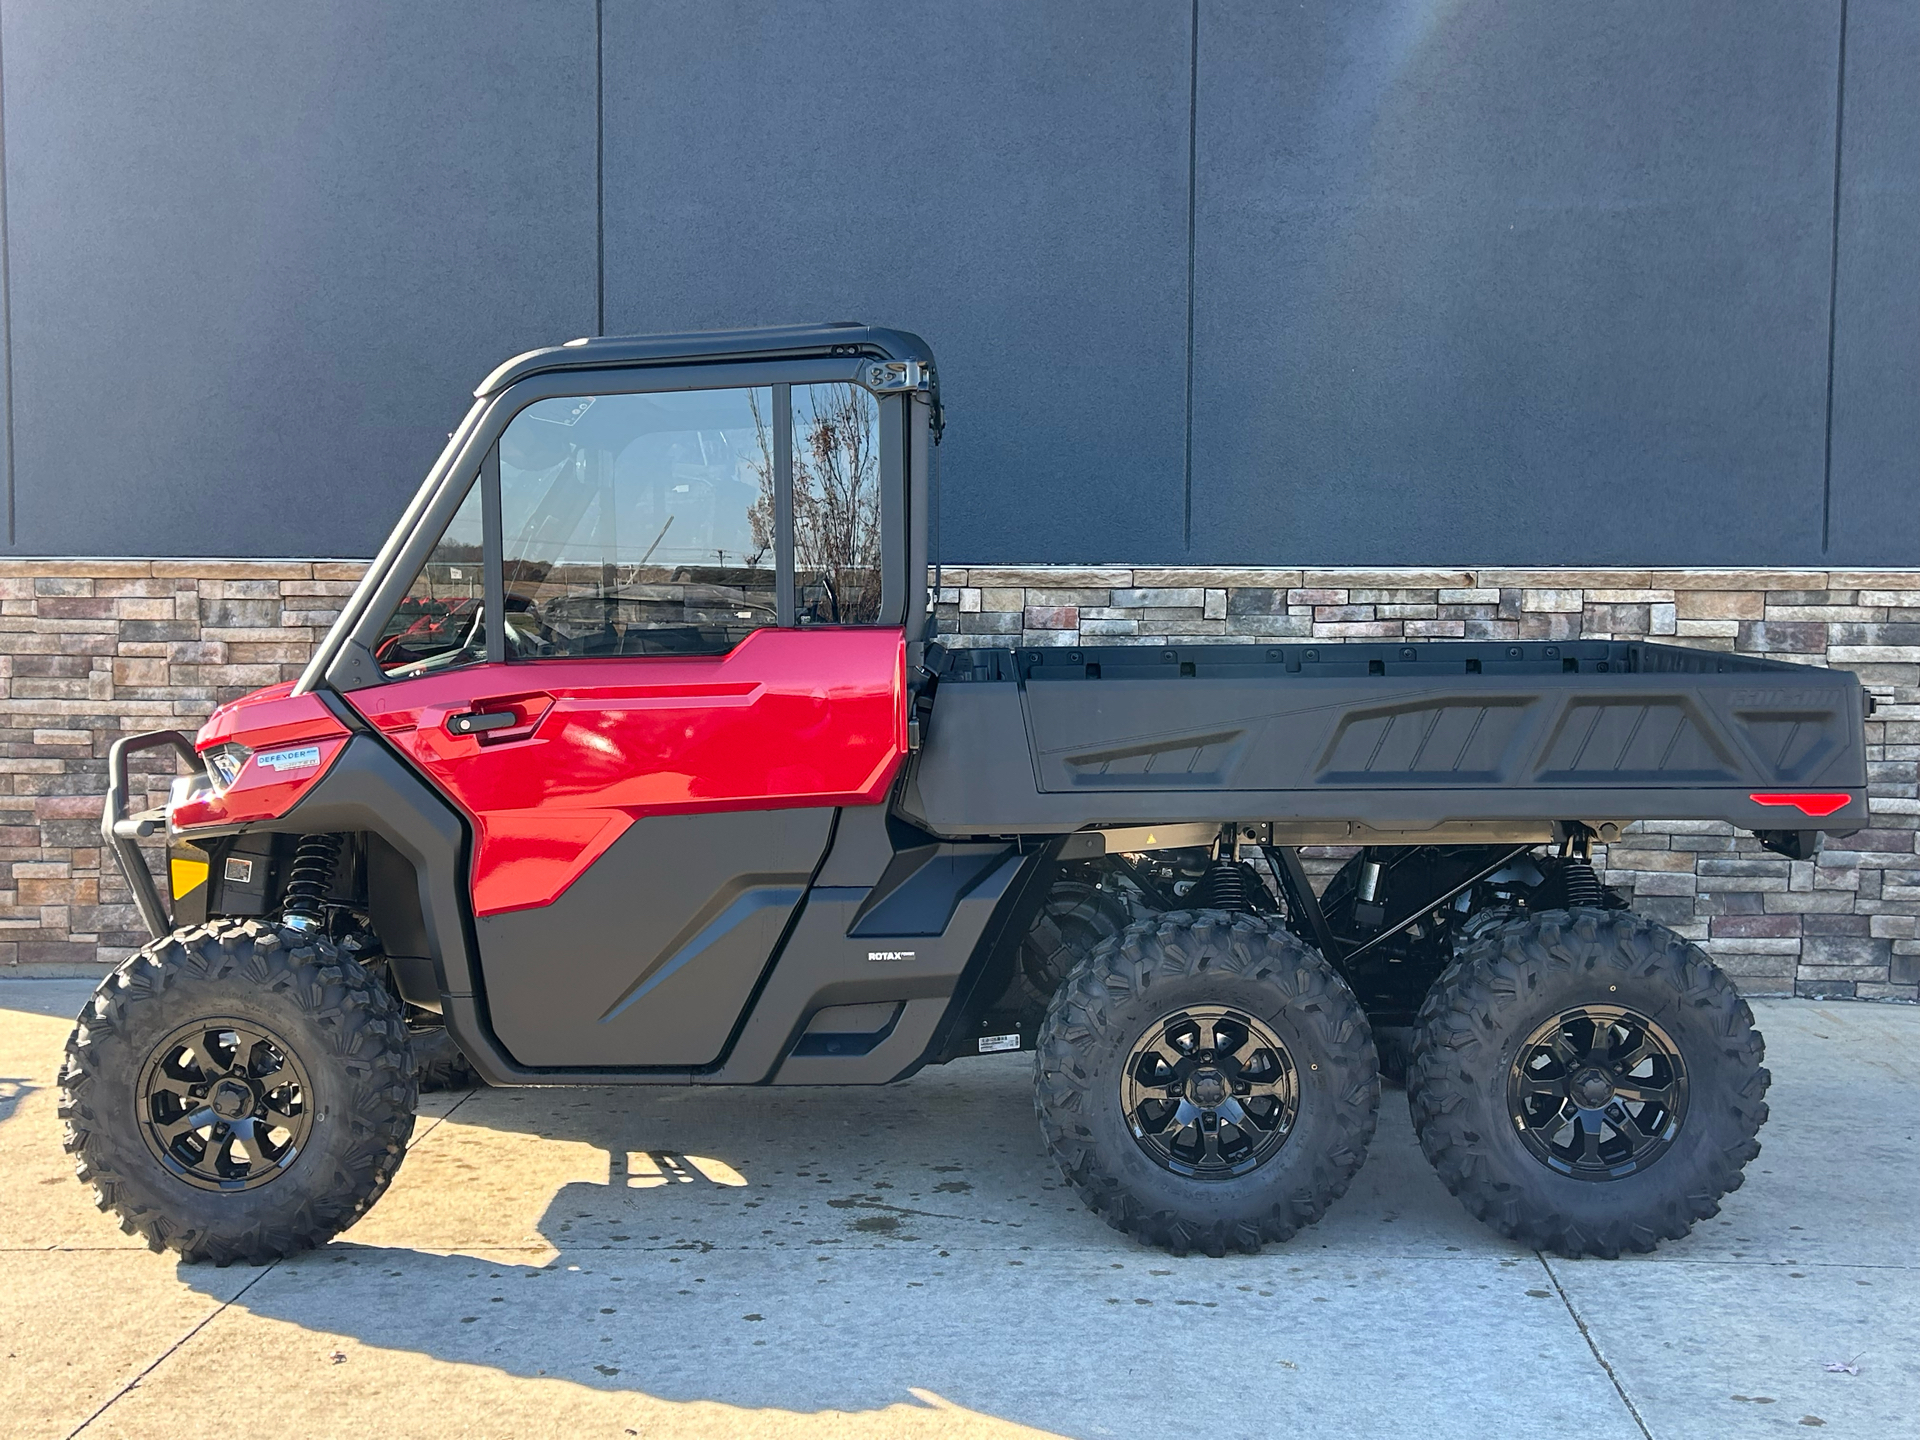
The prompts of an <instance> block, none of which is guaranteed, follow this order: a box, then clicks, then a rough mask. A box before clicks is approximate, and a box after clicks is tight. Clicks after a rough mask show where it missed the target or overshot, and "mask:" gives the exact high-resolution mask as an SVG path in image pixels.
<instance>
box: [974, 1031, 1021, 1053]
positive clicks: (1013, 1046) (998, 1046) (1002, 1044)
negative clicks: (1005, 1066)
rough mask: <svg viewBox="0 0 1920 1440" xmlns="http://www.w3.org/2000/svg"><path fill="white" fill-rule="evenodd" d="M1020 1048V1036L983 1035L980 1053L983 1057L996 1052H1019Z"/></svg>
mask: <svg viewBox="0 0 1920 1440" xmlns="http://www.w3.org/2000/svg"><path fill="white" fill-rule="evenodd" d="M1019 1048H1020V1037H1019V1036H1018V1035H982V1036H981V1037H980V1053H981V1054H982V1055H991V1054H992V1053H993V1052H994V1051H996V1050H1018V1049H1019Z"/></svg>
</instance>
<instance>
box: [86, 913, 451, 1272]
mask: <svg viewBox="0 0 1920 1440" xmlns="http://www.w3.org/2000/svg"><path fill="white" fill-rule="evenodd" d="M60 1086H61V1100H60V1115H61V1118H62V1119H63V1120H64V1121H65V1122H66V1148H67V1151H68V1153H69V1154H71V1155H72V1156H73V1157H74V1159H75V1162H76V1163H75V1172H76V1173H77V1174H78V1175H79V1177H80V1179H81V1180H83V1181H86V1182H89V1183H90V1184H91V1185H92V1186H93V1192H94V1200H95V1203H96V1204H98V1205H99V1207H100V1208H101V1209H102V1210H107V1211H111V1212H113V1213H114V1214H117V1215H118V1216H119V1217H120V1224H121V1228H122V1229H123V1230H125V1231H126V1232H127V1233H128V1234H130V1235H135V1234H137V1235H140V1236H142V1237H143V1238H144V1239H145V1240H146V1242H147V1244H148V1245H149V1246H150V1247H151V1248H152V1249H154V1250H162V1249H173V1250H177V1251H178V1252H179V1253H180V1255H181V1257H182V1258H183V1259H186V1260H212V1261H214V1262H215V1263H216V1264H220V1265H226V1264H230V1263H231V1262H233V1261H235V1260H245V1261H248V1262H249V1263H252V1264H264V1263H265V1262H267V1261H269V1260H275V1259H278V1258H280V1257H281V1256H284V1255H288V1254H291V1253H293V1252H294V1251H296V1250H303V1249H306V1248H308V1247H310V1246H313V1245H318V1244H321V1243H323V1242H325V1241H326V1240H328V1239H329V1238H331V1237H332V1236H333V1235H335V1234H336V1233H338V1232H339V1231H341V1230H344V1229H346V1228H347V1226H349V1225H351V1224H353V1222H354V1221H355V1220H357V1219H359V1218H360V1216H361V1215H363V1214H364V1213H366V1210H367V1207H368V1206H370V1205H372V1204H373V1202H374V1201H375V1200H376V1199H378V1198H379V1196H380V1194H381V1192H382V1191H384V1190H385V1189H386V1188H387V1184H388V1182H389V1181H391V1180H392V1179H393V1175H394V1172H395V1171H396V1170H398V1169H399V1167H400V1161H401V1159H402V1158H403V1157H404V1155H405V1153H406V1143H407V1139H408V1137H409V1136H410V1135H411V1134H412V1131H413V1114H414V1100H415V1094H416V1091H415V1087H414V1060H413V1055H412V1052H411V1049H410V1047H409V1046H408V1043H407V1027H406V1022H405V1020H404V1018H403V1016H402V1013H401V1007H400V1002H399V1001H398V1000H396V999H395V998H394V997H393V995H392V993H391V992H390V991H389V990H388V989H387V988H386V986H385V985H383V984H382V983H381V982H380V981H379V980H378V979H377V978H376V977H375V976H374V975H372V974H371V973H370V972H369V971H368V970H367V969H366V968H365V967H363V966H362V965H361V964H360V963H359V962H358V961H356V960H354V959H353V958H352V957H351V956H347V955H343V954H341V953H340V952H339V951H338V950H337V949H335V947H334V946H333V945H332V944H331V943H329V942H328V941H327V940H326V939H325V938H324V937H322V936H318V935H309V934H303V933H301V932H299V931H296V930H292V929H288V930H277V929H275V928H273V927H272V926H268V925H263V924H261V923H260V922H258V921H244V922H242V921H233V920H223V921H216V922H214V923H213V924H211V925H208V926H205V927H199V928H193V929H187V930H180V931H176V932H175V933H174V934H172V935H170V936H168V937H167V938H166V939H164V940H160V941H157V942H155V943H154V944H153V945H151V946H149V947H148V948H147V949H145V950H143V951H141V953H140V954H138V955H136V956H134V957H133V958H132V959H131V960H128V961H127V962H126V963H125V964H123V965H121V966H120V967H119V968H118V969H117V970H115V971H114V973H113V974H112V975H110V976H108V977H107V979H106V980H105V981H103V982H102V983H101V985H100V988H99V989H98V990H96V991H95V992H94V994H93V998H92V999H90V1000H89V1001H88V1002H87V1006H86V1009H84V1010H83V1011H81V1013H80V1019H79V1023H78V1024H77V1025H75V1027H74V1031H73V1036H72V1038H71V1039H69V1040H68V1041H67V1056H66V1063H65V1065H64V1066H63V1067H62V1069H61V1074H60Z"/></svg>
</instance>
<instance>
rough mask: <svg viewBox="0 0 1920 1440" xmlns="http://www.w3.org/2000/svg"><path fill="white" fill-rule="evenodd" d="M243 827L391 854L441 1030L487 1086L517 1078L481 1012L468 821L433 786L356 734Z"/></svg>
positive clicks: (516, 1069) (369, 737)
mask: <svg viewBox="0 0 1920 1440" xmlns="http://www.w3.org/2000/svg"><path fill="white" fill-rule="evenodd" d="M242 828H244V829H246V830H249V831H266V832H268V833H279V834H296V835H310V834H316V833H322V832H340V831H365V832H368V833H370V834H374V835H378V836H379V837H380V838H381V839H383V840H385V841H386V842H387V843H388V844H389V845H391V846H393V848H394V849H395V850H397V851H399V852H400V854H401V855H402V856H404V857H405V858H406V860H407V862H408V863H409V864H411V865H412V866H413V873H414V879H415V882H416V883H417V884H418V886H419V895H420V916H421V920H422V922H423V923H424V925H425V927H426V932H427V941H428V948H429V950H430V952H431V959H432V961H433V971H434V982H435V984H436V985H437V986H438V987H439V991H440V1003H441V1007H442V1010H441V1013H442V1015H443V1017H444V1018H445V1021H446V1026H447V1033H448V1034H450V1035H451V1036H452V1037H453V1039H454V1042H455V1043H456V1044H458V1045H459V1047H460V1049H461V1050H462V1051H463V1052H465V1054H466V1057H467V1059H468V1060H469V1061H471V1062H472V1064H473V1068H474V1069H475V1070H476V1071H478V1072H479V1074H480V1076H481V1078H482V1079H484V1080H485V1081H487V1083H488V1084H490V1085H512V1084H515V1083H520V1075H521V1067H520V1066H519V1065H518V1064H516V1063H515V1062H514V1060H513V1059H512V1058H511V1057H510V1056H508V1055H507V1053H506V1052H505V1051H504V1050H503V1049H502V1048H501V1047H500V1043H499V1041H498V1040H496V1039H495V1038H494V1035H493V1027H492V1025H491V1024H489V1023H488V1021H487V1017H486V1000H485V994H484V990H483V987H482V986H481V984H480V968H479V964H478V950H477V949H476V947H475V944H474V937H473V924H472V914H471V911H470V908H469V906H468V903H467V884H466V873H467V861H468V856H469V855H470V854H471V847H470V837H469V833H468V827H467V821H466V818H465V817H464V816H463V815H461V814H460V812H459V811H457V810H456V809H454V807H453V806H452V805H451V804H449V803H448V802H447V800H446V799H445V798H444V797H443V796H441V794H440V793H439V792H438V791H437V790H435V789H434V788H433V787H432V786H431V785H429V784H428V783H427V782H426V781H425V780H423V779H422V778H421V777H420V776H419V775H418V774H417V773H416V772H415V771H413V770H412V769H410V768H409V767H408V766H406V765H405V764H403V763H402V762H401V760H400V759H399V758H398V757H397V756H396V755H395V754H394V753H393V752H392V751H391V750H389V749H388V748H387V747H386V746H385V745H384V744H382V743H381V742H380V741H379V740H378V739H376V738H374V736H372V735H370V734H368V733H365V732H364V731H362V732H361V733H358V734H356V735H354V736H353V738H352V739H350V740H349V741H348V742H347V744H346V746H345V748H344V749H342V751H341V752H340V755H339V758H337V759H336V760H335V761H334V762H333V765H332V766H331V767H330V768H329V769H328V771H327V773H326V774H325V775H323V776H322V777H321V778H320V779H319V780H318V781H316V782H315V783H314V785H313V788H312V789H310V790H308V791H307V793H306V794H305V795H303V796H302V797H301V798H300V800H299V802H298V803H297V804H295V805H294V806H293V807H292V808H291V809H289V810H288V811H287V813H286V814H285V815H282V816H280V817H279V818H277V819H274V820H263V821H259V822H256V823H254V824H251V825H247V826H244V827H242Z"/></svg>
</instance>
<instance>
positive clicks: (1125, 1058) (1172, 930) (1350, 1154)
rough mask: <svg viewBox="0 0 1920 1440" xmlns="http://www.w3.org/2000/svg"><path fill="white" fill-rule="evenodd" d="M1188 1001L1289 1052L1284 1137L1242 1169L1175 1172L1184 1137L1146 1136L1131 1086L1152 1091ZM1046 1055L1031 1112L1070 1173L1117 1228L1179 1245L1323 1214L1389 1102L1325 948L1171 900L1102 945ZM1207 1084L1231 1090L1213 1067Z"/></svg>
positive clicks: (1244, 1242) (1087, 964)
mask: <svg viewBox="0 0 1920 1440" xmlns="http://www.w3.org/2000/svg"><path fill="white" fill-rule="evenodd" d="M1183 1013H1190V1014H1193V1015H1197V1016H1202V1017H1206V1016H1213V1017H1226V1018H1225V1019H1224V1020H1218V1021H1214V1020H1210V1021H1208V1022H1207V1023H1208V1024H1216V1023H1224V1024H1227V1025H1229V1026H1235V1025H1238V1026H1241V1028H1242V1029H1243V1030H1246V1031H1249V1032H1251V1033H1252V1034H1254V1035H1255V1037H1256V1039H1255V1040H1254V1041H1250V1042H1248V1043H1249V1044H1250V1045H1254V1046H1264V1044H1265V1042H1266V1041H1273V1042H1277V1044H1278V1046H1279V1048H1280V1049H1281V1050H1283V1051H1284V1052H1285V1055H1284V1058H1283V1061H1282V1064H1283V1068H1285V1069H1287V1070H1289V1071H1290V1072H1291V1075H1292V1077H1293V1082H1292V1086H1291V1105H1292V1113H1291V1115H1290V1117H1289V1119H1288V1121H1287V1123H1286V1124H1285V1125H1284V1127H1280V1126H1276V1129H1278V1130H1280V1131H1281V1133H1282V1134H1283V1136H1284V1138H1282V1139H1280V1141H1279V1143H1278V1146H1277V1148H1274V1149H1271V1151H1270V1153H1266V1154H1265V1155H1261V1154H1260V1153H1259V1148H1258V1146H1255V1147H1253V1153H1252V1154H1250V1155H1249V1156H1248V1157H1247V1159H1245V1160H1243V1161H1242V1162H1241V1164H1242V1165H1243V1166H1245V1167H1247V1168H1244V1169H1243V1170H1242V1171H1241V1172H1240V1173H1220V1172H1219V1171H1218V1170H1217V1169H1216V1170H1215V1172H1214V1173H1213V1174H1211V1175H1203V1174H1196V1173H1187V1174H1183V1173H1177V1172H1176V1171H1175V1170H1174V1169H1172V1168H1169V1165H1168V1164H1167V1163H1166V1161H1165V1159H1164V1158H1163V1155H1164V1152H1165V1151H1166V1150H1167V1149H1169V1148H1173V1149H1178V1148H1179V1147H1178V1146H1177V1145H1173V1146H1169V1144H1168V1142H1166V1141H1165V1140H1164V1139H1163V1138H1156V1137H1155V1136H1154V1135H1152V1134H1144V1135H1140V1134H1136V1129H1135V1127H1136V1125H1137V1124H1139V1123H1140V1121H1141V1119H1142V1113H1143V1112H1142V1111H1141V1110H1140V1109H1139V1108H1138V1107H1137V1106H1136V1107H1135V1108H1134V1109H1132V1110H1131V1112H1130V1109H1129V1097H1130V1096H1131V1097H1137V1095H1138V1094H1139V1093H1140V1091H1139V1088H1138V1087H1137V1086H1135V1087H1134V1088H1133V1089H1131V1090H1130V1089H1129V1086H1128V1081H1129V1077H1130V1076H1134V1077H1137V1076H1138V1075H1139V1074H1140V1073H1142V1072H1141V1071H1140V1070H1139V1068H1138V1067H1139V1065H1140V1063H1141V1062H1142V1061H1143V1060H1145V1059H1148V1057H1145V1056H1143V1055H1142V1054H1141V1049H1140V1047H1142V1046H1143V1045H1145V1044H1148V1043H1149V1042H1151V1041H1153V1040H1154V1037H1155V1036H1167V1035H1171V1034H1172V1033H1173V1031H1172V1030H1170V1029H1168V1028H1167V1025H1168V1021H1169V1018H1170V1017H1174V1016H1177V1015H1180V1014H1183ZM1232 1017H1239V1018H1238V1019H1234V1018H1232ZM1243 1021H1244V1022H1246V1023H1245V1024H1244V1025H1243V1024H1242V1022H1243ZM1261 1032H1264V1036H1262V1035H1261ZM1175 1048H1177V1046H1176V1047H1175ZM1266 1048H1269V1049H1271V1047H1266ZM1038 1052H1039V1053H1038V1057H1037V1058H1038V1064H1037V1075H1036V1094H1035V1108H1036V1109H1037V1110H1038V1112H1039V1116H1040V1125H1041V1129H1042V1131H1043V1132H1044V1133H1045V1135H1046V1140H1047V1147H1048V1148H1049V1149H1050V1150H1051V1151H1052V1152H1053V1156H1054V1158H1055V1160H1057V1161H1058V1162H1059V1164H1060V1168H1061V1169H1062V1170H1063V1171H1064V1172H1065V1173H1066V1176H1067V1179H1068V1180H1069V1181H1070V1182H1071V1183H1072V1184H1073V1186H1074V1188H1075V1189H1076V1190H1078V1191H1079V1192H1080V1195H1081V1197H1082V1198H1083V1199H1084V1200H1085V1201H1086V1203H1087V1205H1088V1206H1089V1207H1090V1208H1091V1209H1093V1210H1094V1211H1095V1212H1097V1213H1098V1214H1100V1215H1101V1216H1103V1217H1104V1218H1105V1219H1106V1221H1107V1223H1108V1224H1109V1225H1111V1226H1113V1227H1114V1229H1116V1230H1120V1231H1122V1232H1124V1233H1126V1234H1129V1235H1132V1236H1134V1237H1135V1238H1136V1239H1138V1240H1140V1241H1142V1242H1144V1243H1146V1244H1149V1245H1157V1246H1160V1247H1162V1248H1164V1249H1167V1250H1171V1251H1173V1252H1174V1253H1175V1254H1185V1253H1187V1252H1188V1251H1189V1250H1200V1251H1204V1252H1205V1253H1207V1254H1209V1255H1222V1254H1225V1253H1226V1252H1227V1251H1228V1250H1229V1249H1232V1250H1240V1251H1245V1252H1248V1253H1251V1252H1253V1251H1256V1250H1258V1249H1259V1248H1260V1246H1261V1245H1262V1244H1263V1243H1264V1242H1267V1241H1282V1240H1286V1239H1289V1238H1290V1237H1291V1236H1292V1235H1293V1234H1294V1232H1295V1231H1297V1230H1298V1229H1299V1228H1300V1227H1301V1226H1303V1225H1310V1224H1312V1223H1313V1222H1314V1221H1316V1220H1318V1219H1319V1218H1320V1216H1321V1215H1322V1214H1324V1213H1325V1211H1326V1208H1327V1206H1328V1205H1330V1204H1332V1203H1333V1201H1335V1200H1336V1199H1338V1198H1339V1197H1340V1196H1341V1195H1343V1194H1345V1193H1346V1189H1347V1185H1348V1182H1349V1181H1351V1180H1352V1178H1353V1175H1354V1172H1355V1171H1357V1170H1358V1169H1359V1168H1360V1165H1361V1162H1362V1161H1363V1160H1365V1158H1366V1154H1367V1144H1368V1142H1369V1140H1371V1139H1372V1137H1373V1127H1374V1121H1375V1119H1376V1117H1377V1114H1378V1111H1379V1105H1380V1080H1379V1075H1378V1073H1377V1069H1376V1064H1375V1058H1374V1050H1373V1040H1372V1036H1371V1034H1370V1033H1369V1031H1368V1028H1367V1020H1366V1016H1365V1015H1364V1014H1362V1012H1361V1010H1360V1006H1359V1004H1358V1003H1357V1002H1356V1001H1355V1000H1354V998H1353V994H1352V992H1351V991H1349V990H1348V989H1347V986H1346V984H1345V982H1343V981H1342V980H1341V979H1340V977H1339V976H1338V975H1336V974H1335V973H1334V972H1333V970H1332V969H1331V968H1330V967H1329V966H1328V965H1327V963H1326V962H1325V961H1324V960H1323V959H1321V957H1320V956H1319V954H1318V953H1317V952H1315V951H1314V950H1313V949H1311V948H1310V947H1308V946H1307V945H1305V944H1303V943H1301V942H1300V941H1299V940H1297V939H1295V938H1294V937H1293V936H1292V935H1290V934H1288V933H1287V932H1286V931H1285V930H1283V929H1281V928H1280V927H1279V926H1278V924H1277V923H1276V922H1274V921H1272V920H1269V919H1266V918H1264V917H1260V916H1253V915H1244V914H1234V913H1229V912H1226V911H1220V910H1197V911H1173V912H1169V913H1167V914H1164V915H1159V916H1155V917H1153V918H1152V919H1149V920H1145V921H1141V922H1139V923H1137V924H1134V925H1132V926H1130V927H1129V928H1128V929H1127V930H1126V931H1124V932H1123V933H1122V934H1120V935H1118V936H1116V937H1114V938H1113V939H1111V940H1108V941H1106V942H1104V943H1102V944H1101V945H1100V947H1099V948H1098V949H1097V950H1095V951H1094V953H1093V954H1092V955H1090V956H1088V957H1087V958H1086V959H1085V960H1083V961H1082V962H1081V963H1080V964H1079V965H1078V966H1076V967H1075V969H1074V971H1073V972H1072V974H1071V975H1069V976H1068V978H1067V982H1066V984H1065V985H1064V986H1063V987H1062V988H1061V990H1060V992H1059V994H1058V995H1056V996H1055V997H1054V1001H1053V1004H1052V1005H1051V1006H1050V1007H1049V1008H1048V1011H1047V1017H1046V1021H1045V1023H1044V1024H1043V1025H1042V1027H1041V1030H1040V1036H1039V1044H1038ZM1209 1053H1211V1052H1209ZM1245 1054H1246V1047H1244V1046H1243V1047H1242V1049H1241V1058H1243V1059H1244V1058H1245ZM1197 1058H1198V1056H1197V1053H1196V1054H1194V1055H1192V1056H1190V1057H1189V1059H1190V1060H1191V1059H1197ZM1183 1063H1185V1062H1183ZM1130 1065H1131V1068H1130ZM1248 1073H1252V1072H1248ZM1266 1073H1267V1074H1269V1075H1270V1074H1271V1073H1272V1065H1271V1063H1268V1064H1267V1068H1266ZM1204 1075H1205V1072H1204V1071H1201V1070H1194V1071H1191V1072H1190V1073H1189V1075H1188V1078H1187V1080H1186V1081H1185V1082H1183V1084H1184V1086H1185V1087H1186V1091H1185V1093H1187V1094H1189V1095H1190V1096H1191V1097H1192V1098H1193V1099H1195V1100H1201V1099H1204V1098H1206V1097H1205V1096H1203V1095H1202V1093H1201V1091H1200V1089H1199V1086H1200V1084H1201V1083H1202V1080H1203V1078H1204ZM1206 1083H1208V1084H1209V1085H1212V1086H1214V1087H1215V1088H1214V1090H1213V1092H1212V1093H1214V1094H1218V1093H1219V1081H1218V1079H1217V1078H1215V1079H1211V1080H1207V1081H1206ZM1268 1088H1270V1089H1273V1088H1276V1087H1273V1086H1269V1087H1268ZM1160 1103H1161V1102H1155V1104H1156V1105H1158V1104H1160ZM1167 1103H1169V1104H1172V1103H1177V1102H1167ZM1216 1113H1224V1111H1222V1112H1216ZM1146 1119H1147V1122H1148V1124H1149V1125H1151V1124H1152V1123H1153V1120H1152V1114H1151V1113H1148V1114H1147V1115H1146ZM1216 1124H1217V1122H1216ZM1180 1133H1181V1134H1182V1135H1183V1136H1184V1135H1187V1134H1190V1133H1198V1132H1197V1131H1191V1130H1189V1131H1181V1132H1180ZM1214 1133H1215V1134H1216V1136H1225V1135H1226V1134H1227V1133H1228V1132H1222V1131H1220V1130H1218V1129H1216V1130H1215V1132H1214ZM1164 1134H1165V1132H1164V1131H1163V1132H1162V1136H1164ZM1257 1138H1258V1136H1257V1134H1256V1139H1257ZM1221 1143H1222V1145H1223V1147H1224V1144H1225V1141H1224V1138H1223V1139H1222V1141H1221ZM1265 1143H1266V1144H1267V1145H1271V1144H1272V1143H1273V1142H1272V1137H1271V1136H1269V1137H1268V1138H1267V1140H1266V1141H1265ZM1156 1146H1158V1147H1159V1149H1158V1150H1156ZM1242 1148H1243V1149H1246V1148H1247V1147H1242ZM1189 1153H1191V1152H1189Z"/></svg>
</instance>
